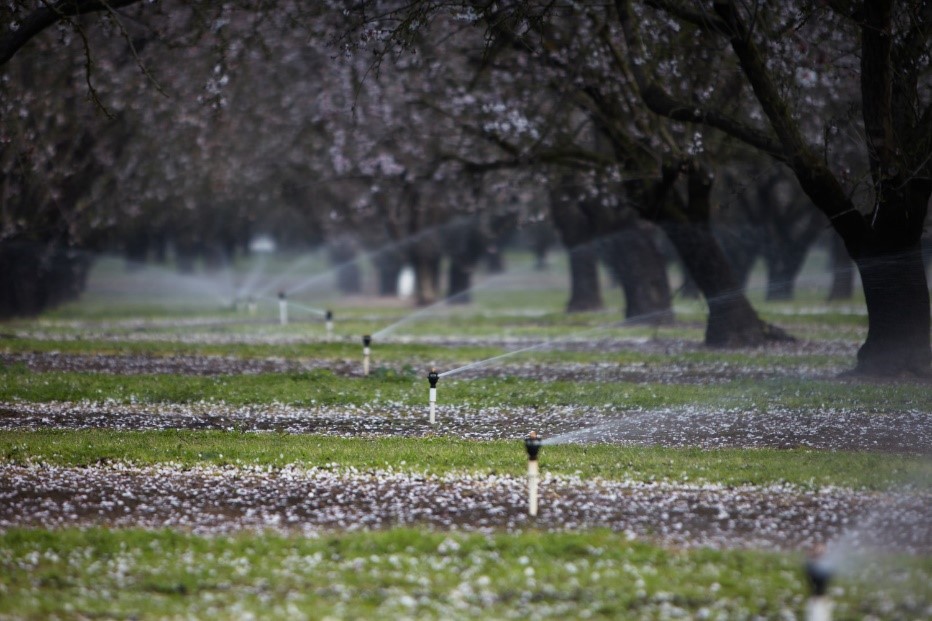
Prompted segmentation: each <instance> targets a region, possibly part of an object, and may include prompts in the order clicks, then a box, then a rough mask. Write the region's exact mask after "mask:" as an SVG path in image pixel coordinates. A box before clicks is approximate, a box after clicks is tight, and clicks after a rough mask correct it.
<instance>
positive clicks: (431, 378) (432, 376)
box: [427, 369, 440, 425]
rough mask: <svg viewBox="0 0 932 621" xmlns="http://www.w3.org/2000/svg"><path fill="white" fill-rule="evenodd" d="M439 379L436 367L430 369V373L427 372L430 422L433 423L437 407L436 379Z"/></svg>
mask: <svg viewBox="0 0 932 621" xmlns="http://www.w3.org/2000/svg"><path fill="white" fill-rule="evenodd" d="M439 379H440V375H439V374H438V373H437V369H431V370H430V373H428V374H427V381H428V382H430V396H429V399H428V400H429V401H430V424H431V425H433V424H434V421H435V420H436V418H435V413H436V409H437V380H439Z"/></svg>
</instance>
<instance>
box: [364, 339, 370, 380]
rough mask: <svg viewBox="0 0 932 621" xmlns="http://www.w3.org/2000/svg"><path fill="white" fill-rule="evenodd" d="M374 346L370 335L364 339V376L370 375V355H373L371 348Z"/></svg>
mask: <svg viewBox="0 0 932 621" xmlns="http://www.w3.org/2000/svg"><path fill="white" fill-rule="evenodd" d="M370 345H372V337H371V336H369V335H368V334H365V335H363V337H362V374H363V375H366V376H368V375H369V355H370V354H371V353H372V352H371V350H370V349H369V346H370Z"/></svg>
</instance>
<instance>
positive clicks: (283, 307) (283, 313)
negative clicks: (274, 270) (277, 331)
mask: <svg viewBox="0 0 932 621" xmlns="http://www.w3.org/2000/svg"><path fill="white" fill-rule="evenodd" d="M278 321H279V323H281V325H283V326H286V325H288V299H287V298H286V297H285V292H284V291H279V292H278Z"/></svg>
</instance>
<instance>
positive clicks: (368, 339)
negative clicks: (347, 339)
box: [362, 334, 372, 347]
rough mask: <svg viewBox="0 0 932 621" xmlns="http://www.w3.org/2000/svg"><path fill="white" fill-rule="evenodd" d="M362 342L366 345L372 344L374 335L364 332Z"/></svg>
mask: <svg viewBox="0 0 932 621" xmlns="http://www.w3.org/2000/svg"><path fill="white" fill-rule="evenodd" d="M362 344H363V345H364V346H366V347H369V346H370V345H372V337H371V336H370V335H368V334H364V335H363V337H362Z"/></svg>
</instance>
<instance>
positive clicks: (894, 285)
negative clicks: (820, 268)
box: [856, 242, 932, 375]
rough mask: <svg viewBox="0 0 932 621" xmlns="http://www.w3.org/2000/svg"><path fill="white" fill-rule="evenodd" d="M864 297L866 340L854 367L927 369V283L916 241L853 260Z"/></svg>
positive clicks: (930, 359)
mask: <svg viewBox="0 0 932 621" xmlns="http://www.w3.org/2000/svg"><path fill="white" fill-rule="evenodd" d="M856 263H857V266H858V271H859V272H860V274H861V282H862V283H863V287H864V299H865V301H866V302H867V318H868V330H867V340H866V341H865V342H864V344H863V345H862V346H861V348H860V349H859V350H858V367H857V370H858V372H861V373H867V374H870V375H899V374H900V373H902V372H912V373H917V374H920V375H926V374H928V369H929V364H930V363H932V353H930V352H932V350H930V340H929V328H930V323H929V288H928V283H927V282H926V272H925V265H924V264H923V262H922V250H921V247H920V245H919V243H918V242H917V243H915V244H913V246H912V247H910V248H907V249H905V250H902V251H899V252H895V253H894V252H887V253H877V254H875V255H873V256H869V257H867V256H865V257H863V258H860V259H858V260H857V262H856Z"/></svg>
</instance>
